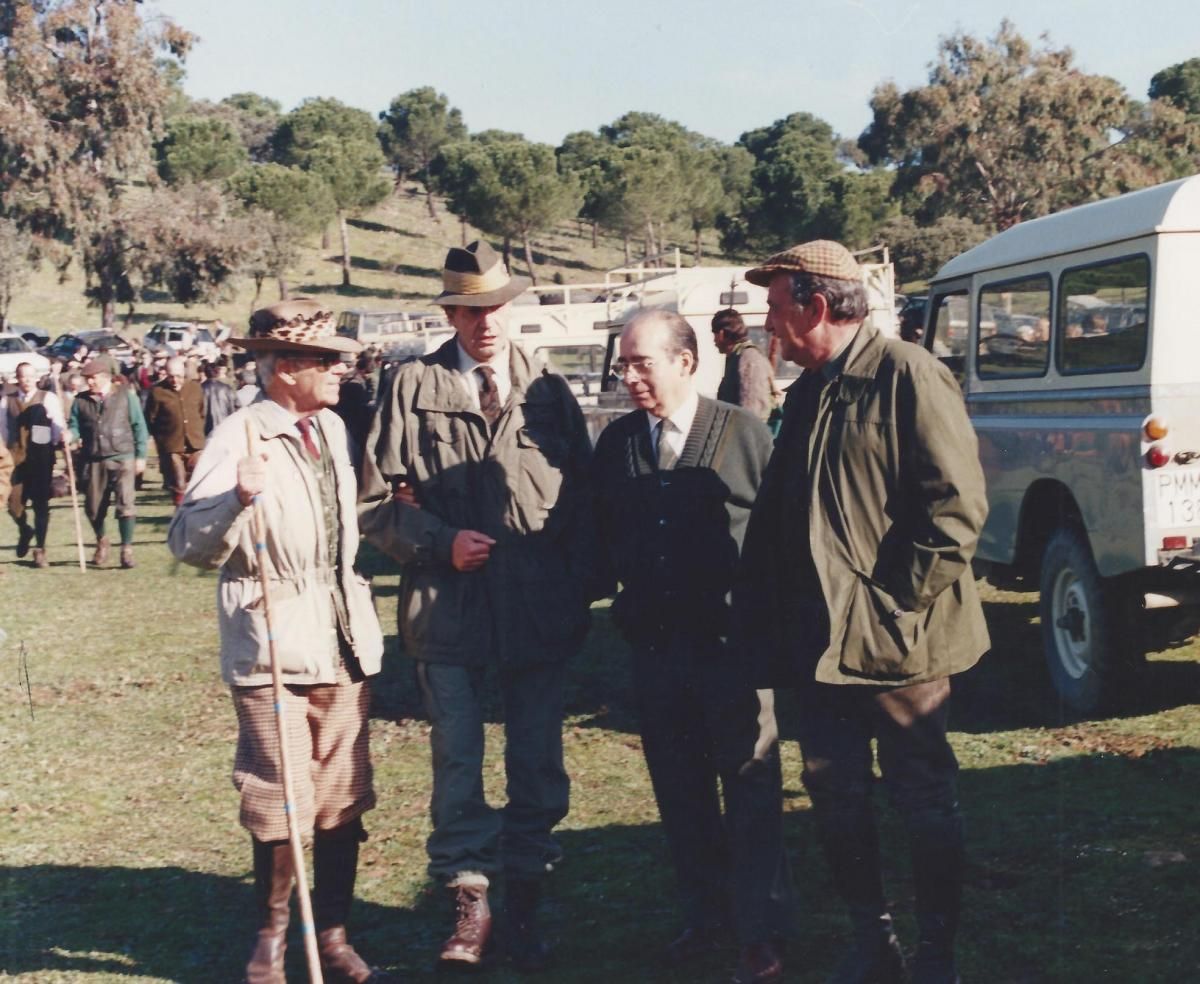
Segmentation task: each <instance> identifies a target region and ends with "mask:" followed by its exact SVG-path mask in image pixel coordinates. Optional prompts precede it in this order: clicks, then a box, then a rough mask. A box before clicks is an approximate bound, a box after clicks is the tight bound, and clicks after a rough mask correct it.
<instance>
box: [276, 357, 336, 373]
mask: <svg viewBox="0 0 1200 984" xmlns="http://www.w3.org/2000/svg"><path fill="white" fill-rule="evenodd" d="M286 358H287V360H288V361H289V362H307V363H309V364H310V365H313V366H316V367H317V368H319V369H320V370H321V371H322V372H328V371H329V370H330V369H332V368H333V367H334V366H337V365H348V363H347V362H346V361H345V360H344V359H343V358H342V356H341V354H340V353H338V352H324V353H322V354H321V355H289V356H287V357H286Z"/></svg>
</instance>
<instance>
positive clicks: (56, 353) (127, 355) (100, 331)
mask: <svg viewBox="0 0 1200 984" xmlns="http://www.w3.org/2000/svg"><path fill="white" fill-rule="evenodd" d="M83 345H86V346H87V347H88V351H89V352H107V353H108V354H109V355H111V356H112V357H113V358H114V359H116V360H117V362H119V363H120V365H121V368H122V369H129V368H130V367H131V366H132V365H133V362H134V356H133V346H132V345H130V344H129V342H127V341H126V340H125V339H124V338H122V337H121V336H120V335H118V334H116V332H112V331H109V330H107V329H105V328H97V329H88V330H85V331H78V332H75V333H73V334H65V335H59V336H58V338H56V339H54V341H52V342H51V343H50V344H49V345H47V346H45V347H44V348H43V349H42V350H41V351H42V354H43V355H46V356H48V357H49V358H51V359H73V358H75V354H76V353H77V352H78V351H79V349H80V346H83Z"/></svg>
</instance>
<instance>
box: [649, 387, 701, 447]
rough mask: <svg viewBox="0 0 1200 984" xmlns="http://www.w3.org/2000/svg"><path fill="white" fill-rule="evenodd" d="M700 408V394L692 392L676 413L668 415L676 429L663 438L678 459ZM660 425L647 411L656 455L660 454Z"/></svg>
mask: <svg viewBox="0 0 1200 984" xmlns="http://www.w3.org/2000/svg"><path fill="white" fill-rule="evenodd" d="M699 406H700V394H699V393H697V392H696V391H695V390H692V392H691V394H690V395H689V396H688V397H687V399H685V400H684V401H683V402H682V403H681V404H679V406H677V407H676V408H675V412H674V413H669V414H667V420H669V421H671V423H672V424H674V427H671V428H669V429H668V430H667V431H666V432H665V433H664V434H663V438H664V439H665V440H666V442H667V444H668V445H669V446H670V448H671V450H672V451H674V452H675V457H676V458H679V457H680V456H681V455H682V454H683V445H684V444H685V443H686V442H687V436H688V431H690V430H691V429H692V421H693V420H695V419H696V410H697V408H698V407H699ZM658 424H659V419H658V417H656V416H654V414H652V413H651V412H650V411H649V410H647V411H646V426H648V427H649V428H650V444H651V446H652V447H653V448H654V450H655V453H657V452H658V439H659V438H658Z"/></svg>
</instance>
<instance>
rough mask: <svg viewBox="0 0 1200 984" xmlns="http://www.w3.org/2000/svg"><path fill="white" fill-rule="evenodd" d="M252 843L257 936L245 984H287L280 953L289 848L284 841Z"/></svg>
mask: <svg viewBox="0 0 1200 984" xmlns="http://www.w3.org/2000/svg"><path fill="white" fill-rule="evenodd" d="M251 841H252V843H253V845H254V908H255V915H256V916H257V919H258V938H257V939H256V940H255V942H254V951H253V952H252V953H251V954H250V961H249V962H248V963H247V964H246V984H287V980H286V978H285V977H284V974H283V956H284V951H285V950H286V949H287V928H288V902H289V900H290V899H291V897H292V873H293V871H294V868H293V865H292V849H291V846H290V845H289V844H288V842H287V841H269V842H264V841H260V840H255V839H253V838H251Z"/></svg>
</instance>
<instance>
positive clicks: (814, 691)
mask: <svg viewBox="0 0 1200 984" xmlns="http://www.w3.org/2000/svg"><path fill="white" fill-rule="evenodd" d="M746 279H747V280H749V281H750V282H751V283H756V284H760V285H762V286H765V287H767V289H768V293H767V311H768V313H767V329H768V330H769V331H770V332H771V333H772V334H774V335H775V337H776V338H777V339H778V342H779V348H780V354H781V355H782V357H783V358H785V359H788V360H789V361H791V362H795V363H796V364H797V365H799V366H801V367H802V368H803V369H804V372H803V374H802V375H801V376H800V378H799V379H798V380H797V381H796V382H795V383H793V384H792V387H791V388H790V389H789V390H788V394H787V400H786V402H785V404H784V412H783V424H782V427H781V429H780V433H779V437H778V440H777V443H776V450H775V453H774V456H773V457H772V459H771V463H770V465H769V466H768V468H767V472H766V475H765V476H764V478H763V483H762V486H761V488H760V490H759V495H758V499H757V500H756V502H755V504H754V508H753V511H752V513H751V517H750V523H749V528H748V529H747V531H746V539H745V544H744V547H743V551H742V561H743V565H744V567H743V578H742V580H741V582H740V583H739V585H738V586H737V588H735V613H736V618H737V625H738V638H739V640H740V646H741V652H742V654H743V658H744V659H747V660H756V661H758V665H759V673H758V679H757V680H756V681H755V685H756V686H759V687H780V686H792V687H794V688H795V689H796V692H797V696H798V698H799V700H798V703H799V709H800V717H799V722H798V730H799V737H800V750H801V753H802V757H803V761H804V774H803V779H804V784H805V787H806V788H807V790H808V792H809V795H810V796H811V798H812V804H813V813H814V816H815V818H816V821H817V828H818V831H819V833H820V836H821V840H822V845H823V847H824V851H825V856H826V859H827V861H828V862H829V865H830V867H831V869H832V873H833V878H834V883H835V884H836V885H837V888H838V891H839V892H840V894H841V895H842V897H843V899H844V901H845V902H846V904H847V906H848V908H849V911H850V916H851V919H852V922H853V928H854V935H853V943H852V945H851V946H850V948H849V951H848V952H847V954H846V957H845V959H844V960H843V961H842V963H841V964H840V965H839V967H838V968H837V970H836V971H835V973H834V975H833V977H832V978H830V980H831V981H832V982H836V984H867V982H884V984H890V982H899V981H901V980H904V979H906V978H905V977H904V974H905V967H904V957H903V955H902V953H901V950H900V947H899V944H898V942H897V940H896V937H895V934H894V933H893V931H892V921H891V916H890V915H889V913H888V911H887V906H886V903H885V902H884V898H885V896H884V891H883V882H882V873H881V861H880V856H879V843H878V837H877V835H876V831H875V822H874V818H873V812H872V806H871V788H872V785H873V782H874V777H873V774H872V749H871V742H872V739H874V740H875V741H876V743H877V745H878V753H879V765H880V770H881V772H882V774H883V781H884V784H885V785H886V786H887V787H888V792H889V794H890V798H891V800H892V803H893V804H894V805H895V807H896V808H897V809H898V810H899V812H900V813H901V814H902V816H903V817H904V820H905V822H906V825H907V828H908V834H909V844H910V850H911V856H912V870H913V883H914V889H915V895H916V910H917V911H916V916H917V924H918V928H919V931H920V941H919V944H918V946H917V951H916V959H915V963H914V966H913V967H912V975H913V976H912V981H913V982H914V984H952V982H955V981H957V972H956V970H955V962H954V936H955V930H956V928H957V926H958V916H959V909H960V895H961V888H962V869H963V821H962V815H961V813H960V812H959V808H958V801H957V792H956V779H957V771H958V763H957V761H956V760H955V757H954V752H953V750H952V749H951V747H950V744H949V743H948V741H947V740H946V719H947V712H948V707H949V697H950V677H951V676H952V675H953V674H955V673H960V672H962V671H963V670H966V669H968V668H969V667H970V666H972V665H973V664H974V663H975V662H976V661H978V659H979V658H980V657H981V656H982V655H983V653H984V652H985V651H986V650H987V649H988V647H989V645H990V643H989V641H988V633H987V627H986V625H985V624H984V619H983V611H982V608H981V606H980V603H979V597H978V595H977V593H976V589H975V581H974V578H973V577H972V574H971V557H972V555H973V553H974V551H975V544H976V541H977V540H978V537H979V532H980V529H981V528H982V526H983V521H984V518H985V516H986V514H987V500H986V497H985V495H984V483H983V474H982V470H981V468H980V465H979V457H978V451H977V446H976V441H975V434H974V432H973V430H972V429H971V424H970V421H969V420H968V419H967V414H966V409H965V407H964V404H963V399H962V394H961V392H960V391H959V388H958V384H957V383H956V382H955V381H954V377H953V376H951V374H950V373H949V372H948V371H947V370H946V369H945V367H944V366H942V364H941V363H940V362H938V361H937V360H936V359H935V358H933V356H931V355H930V354H929V353H928V352H926V351H925V350H924V349H922V348H920V347H919V346H916V345H911V344H908V343H905V342H902V341H900V340H899V339H891V338H884V337H883V336H882V335H881V334H880V333H879V332H878V331H877V330H876V329H875V328H874V327H873V326H872V325H871V324H870V323H869V322H868V321H867V315H868V308H867V299H866V292H865V289H864V287H863V284H862V279H861V275H860V271H859V267H858V264H857V263H856V262H855V260H854V257H853V256H852V255H851V254H850V253H849V252H848V251H847V250H846V249H845V248H844V247H843V246H841V245H839V244H838V243H834V242H829V241H816V242H810V243H804V244H803V245H800V246H795V247H793V248H792V249H789V250H787V251H786V252H783V253H779V254H776V255H775V256H772V257H771V258H770V259H768V260H767V261H766V262H765V263H763V264H762V265H761V266H760V267H758V268H756V269H754V270H751V271H749V272H748V273H747V274H746Z"/></svg>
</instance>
